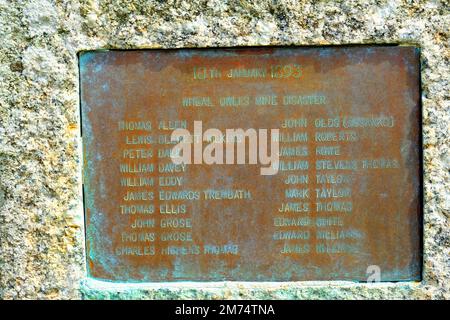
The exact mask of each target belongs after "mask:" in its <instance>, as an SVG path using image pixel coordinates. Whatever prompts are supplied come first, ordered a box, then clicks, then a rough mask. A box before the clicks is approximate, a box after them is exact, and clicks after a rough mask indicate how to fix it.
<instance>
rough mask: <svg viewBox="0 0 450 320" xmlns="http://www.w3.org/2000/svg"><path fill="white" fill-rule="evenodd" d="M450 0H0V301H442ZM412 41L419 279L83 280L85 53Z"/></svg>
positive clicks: (448, 200)
mask: <svg viewBox="0 0 450 320" xmlns="http://www.w3.org/2000/svg"><path fill="white" fill-rule="evenodd" d="M449 25H450V5H449V2H448V1H444V0H442V1H438V0H436V1H412V0H411V1H395V0H390V1H383V0H380V1H374V0H369V1H366V0H350V1H300V0H299V1H295V0H285V1H278V0H273V1H249V0H210V1H206V0H191V1H173V0H168V1H152V0H148V1H145V0H128V1H118V0H0V44H1V45H0V298H2V299H67V298H85V299H98V298H104V299H110V298H143V299H144V298H208V299H209V298H213V299H214V298H238V299H239V298H247V299H248V298H250V299H252V298H258V299H259V298H275V299H285V298H288V299H305V298H331V299H347V298H357V299H378V298H427V299H428V298H434V299H443V298H447V299H448V298H450V281H449V280H450V249H449V247H450V227H449V223H450V217H449V215H450V182H449V175H450V174H449V171H450V170H449V169H450V153H449V140H450V134H449V132H450V125H449V118H450V112H449V110H450V105H449V99H448V98H449V92H450V85H449V77H450V70H449V69H450V67H449V57H450V51H449ZM387 43H389V44H392V43H396V44H400V45H402V44H408V45H416V46H418V47H420V48H421V64H422V103H423V119H422V121H423V156H424V218H423V220H424V222H423V223H424V227H423V232H424V244H423V245H424V256H423V258H424V265H423V268H424V269H423V280H422V282H417V283H416V282H402V283H378V284H359V283H352V282H316V283H315V282H287V283H286V282H285V283H239V282H221V283H183V284H176V283H175V284H174V283H159V284H135V285H127V284H113V283H104V282H100V281H95V280H92V279H87V278H86V276H85V275H86V270H85V256H84V254H85V251H84V217H83V206H82V195H81V159H82V155H81V143H80V119H79V96H78V89H79V84H78V57H77V53H78V52H80V51H82V50H93V49H109V48H122V49H124V48H130V49H136V48H181V47H222V46H257V45H258V46H259V45H340V44H387Z"/></svg>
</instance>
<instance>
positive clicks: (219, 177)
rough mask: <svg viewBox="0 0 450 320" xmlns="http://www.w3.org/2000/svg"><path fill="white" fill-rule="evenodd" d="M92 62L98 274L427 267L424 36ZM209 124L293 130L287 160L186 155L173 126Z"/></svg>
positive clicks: (139, 54) (87, 110)
mask: <svg viewBox="0 0 450 320" xmlns="http://www.w3.org/2000/svg"><path fill="white" fill-rule="evenodd" d="M232 69H233V70H234V73H233V77H229V76H228V74H229V71H230V70H232ZM255 69H256V70H255ZM80 74H81V115H82V137H83V152H84V158H83V168H84V169H83V170H84V171H83V174H84V204H85V214H86V245H87V265H88V272H89V275H90V276H92V277H95V278H100V279H108V280H113V281H130V282H131V281H177V280H194V281H204V280H206V281H217V280H241V281H292V280H355V281H366V280H367V278H368V276H369V275H370V274H372V272H373V270H376V268H377V267H375V269H374V267H370V268H369V269H368V267H369V266H378V267H379V270H380V271H381V280H382V281H390V280H393V281H397V280H417V279H420V273H421V214H422V208H421V207H422V204H421V165H420V163H421V159H420V155H421V151H420V146H421V141H420V118H421V115H420V93H419V85H420V82H419V78H420V76H419V53H418V50H417V49H416V48H412V47H395V46H392V47H379V46H375V47H324V48H252V49H201V50H199V49H194V50H191V49H183V50H139V51H101V52H86V53H83V54H81V55H80ZM260 96H265V98H264V99H261V98H257V97H260ZM275 96H276V97H275ZM288 96H289V97H290V98H286V97H288ZM224 97H234V99H231V98H229V99H228V100H226V99H224ZM299 97H300V98H299ZM189 98H190V99H191V100H189ZM183 99H184V103H185V105H184V106H183ZM186 99H188V100H186ZM189 101H190V102H189ZM225 101H228V103H229V104H230V101H232V102H233V103H234V104H238V105H235V106H221V102H222V103H224V102H225ZM262 101H263V102H264V103H262V104H259V105H257V104H256V102H258V103H261V102H262ZM285 102H289V103H288V104H287V105H286V103H285ZM196 105H197V106H196ZM198 105H201V106H198ZM194 120H198V121H202V122H203V131H205V130H206V129H208V128H218V129H220V130H222V131H223V132H224V131H225V129H227V128H243V129H249V128H254V129H261V128H267V129H275V128H278V129H280V134H281V136H282V139H283V140H282V141H281V142H280V161H282V162H283V163H282V164H281V165H280V171H279V172H278V173H277V174H275V175H267V176H263V175H260V167H261V166H260V165H254V164H253V165H250V164H244V165H242V164H241V165H225V164H223V165H217V164H213V165H206V164H190V165H186V167H173V166H171V163H172V162H171V159H170V158H169V157H168V153H167V151H168V150H169V151H170V149H171V147H172V146H173V144H168V142H169V141H170V135H171V132H172V129H173V128H174V127H177V126H180V125H181V126H183V124H185V125H186V127H187V129H188V130H190V131H193V123H194ZM183 121H184V122H183ZM149 123H150V124H149ZM284 123H288V124H289V125H287V126H284V125H283V124H284ZM125 124H126V125H127V126H128V127H127V129H124V128H125V127H124V125H125ZM150 125H151V128H150ZM130 126H134V127H130ZM131 129H133V130H131ZM292 140H295V141H292ZM324 147H328V148H324ZM136 150H139V151H136ZM150 150H151V151H150ZM151 165H153V169H154V170H153V172H151V170H152V169H151V168H152V166H151ZM174 168H175V169H176V170H172V171H174V172H170V171H171V169H174ZM281 168H283V170H282V169H281ZM135 171H141V172H135ZM142 171H144V172H142ZM145 171H147V172H145ZM149 171H150V172H149ZM287 182H289V183H287ZM140 184H144V185H141V186H139V185H140ZM146 184H147V185H146ZM211 190H215V191H216V192H213V193H209V194H210V195H211V194H212V195H214V197H213V198H214V199H211V197H209V198H206V197H205V191H206V192H207V193H208V192H210V191H211ZM223 190H228V191H229V190H232V192H231V193H229V194H231V195H232V197H235V198H234V199H232V200H231V199H216V198H217V196H216V195H218V194H220V192H221V191H223ZM178 191H185V192H178ZM228 191H227V192H228ZM129 192H134V193H133V194H131V193H129ZM227 194H228V193H227ZM130 195H134V196H135V197H136V196H138V197H141V198H143V199H141V200H136V199H129V197H130ZM174 195H175V196H176V195H178V196H180V197H182V200H173V199H172V200H171V199H169V198H170V197H171V196H172V197H173V196H174ZM183 197H185V198H183ZM230 197H231V196H230ZM152 208H153V209H152ZM280 209H281V211H280ZM138 212H140V213H138ZM286 238H287V239H286ZM367 272H369V274H368V273H367Z"/></svg>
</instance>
